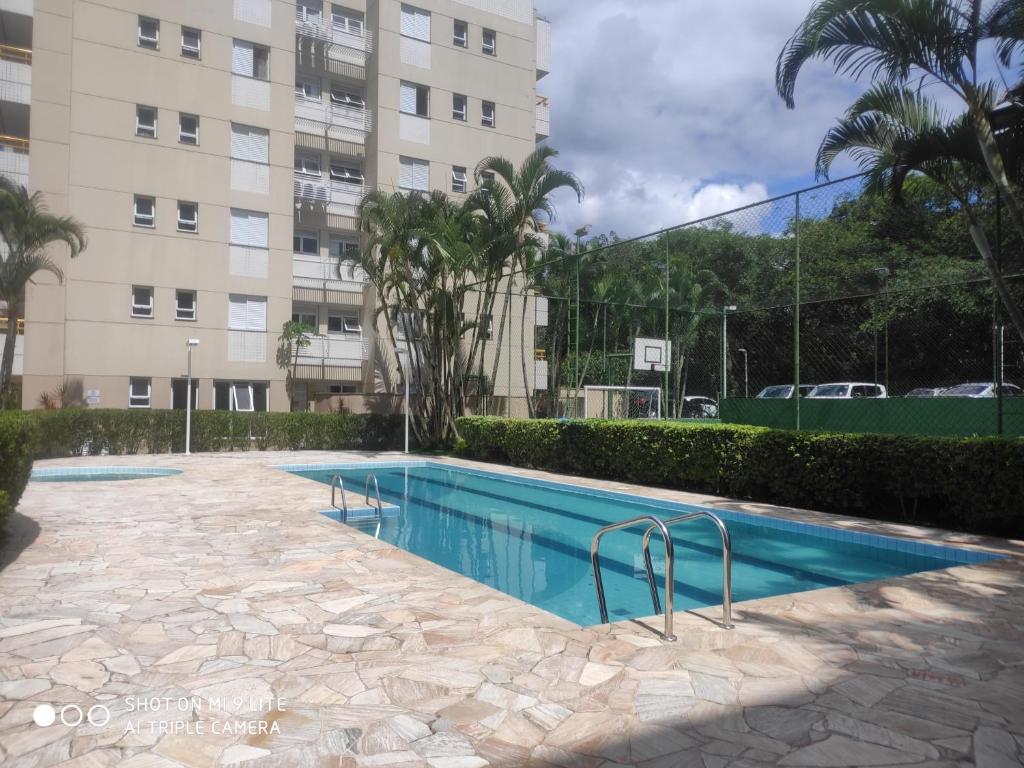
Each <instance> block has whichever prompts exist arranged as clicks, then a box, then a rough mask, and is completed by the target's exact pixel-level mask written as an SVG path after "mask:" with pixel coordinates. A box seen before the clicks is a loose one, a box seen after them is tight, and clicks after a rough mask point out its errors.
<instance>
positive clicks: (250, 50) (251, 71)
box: [231, 40, 270, 80]
mask: <svg viewBox="0 0 1024 768" xmlns="http://www.w3.org/2000/svg"><path fill="white" fill-rule="evenodd" d="M231 71H232V72H234V73H235V74H236V75H243V76H244V77H254V78H256V79H257V80H269V79H270V49H269V48H267V47H266V46H265V45H256V44H254V43H247V42H245V41H244V40H235V41H234V45H233V49H232V54H231Z"/></svg>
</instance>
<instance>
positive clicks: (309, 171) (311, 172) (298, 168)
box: [295, 153, 320, 177]
mask: <svg viewBox="0 0 1024 768" xmlns="http://www.w3.org/2000/svg"><path fill="white" fill-rule="evenodd" d="M295 172H296V173H301V174H303V175H304V176H317V177H319V176H320V155H307V154H304V153H297V154H296V155H295Z"/></svg>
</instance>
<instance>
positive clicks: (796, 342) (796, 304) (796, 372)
mask: <svg viewBox="0 0 1024 768" xmlns="http://www.w3.org/2000/svg"><path fill="white" fill-rule="evenodd" d="M794 236H795V237H794V239H795V240H796V270H795V273H794V274H795V277H796V280H795V285H794V290H793V414H794V419H793V421H794V427H795V428H796V429H800V193H799V192H797V193H796V221H795V233H794Z"/></svg>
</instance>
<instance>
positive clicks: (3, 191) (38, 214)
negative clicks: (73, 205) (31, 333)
mask: <svg viewBox="0 0 1024 768" xmlns="http://www.w3.org/2000/svg"><path fill="white" fill-rule="evenodd" d="M0 239H2V240H3V243H4V245H5V246H6V249H7V254H6V258H3V259H2V260H0V300H2V301H4V302H6V303H7V337H6V342H5V344H4V354H3V359H2V361H0V398H3V399H4V400H5V401H6V399H7V398H8V397H9V396H10V390H11V386H12V384H11V379H12V372H13V370H14V344H15V341H17V334H18V316H19V315H20V314H21V311H22V309H23V303H24V300H25V288H26V286H27V285H28V284H29V283H31V282H33V277H34V276H35V275H36V273H37V272H49V273H50V274H52V275H54V276H55V277H56V278H57V281H58V282H61V283H62V282H64V271H63V270H62V269H61V268H60V266H59V265H58V264H57V262H56V261H54V260H53V259H52V258H51V257H50V255H49V254H48V253H47V248H48V246H51V245H53V244H55V243H63V244H64V245H66V246H67V247H68V252H69V256H70V258H72V259H73V258H75V257H77V256H78V255H79V254H80V253H81V252H82V251H84V250H85V245H86V242H85V231H84V229H83V227H82V225H81V224H80V223H79V222H77V221H75V220H74V219H72V218H70V217H66V216H54V215H52V214H51V213H49V212H48V211H47V208H46V203H45V201H44V199H43V195H42V193H41V192H34V193H33V194H31V195H30V194H29V193H28V190H26V189H25V187H23V186H22V185H20V184H17V183H15V182H13V181H11V180H10V179H8V178H7V177H4V176H0Z"/></svg>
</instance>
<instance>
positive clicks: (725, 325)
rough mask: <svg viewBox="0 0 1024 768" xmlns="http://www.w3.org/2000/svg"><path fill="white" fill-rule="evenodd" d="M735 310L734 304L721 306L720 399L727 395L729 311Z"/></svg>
mask: <svg viewBox="0 0 1024 768" xmlns="http://www.w3.org/2000/svg"><path fill="white" fill-rule="evenodd" d="M735 311H736V305H735V304H726V305H725V306H724V307H722V399H723V400H725V398H726V397H727V396H728V392H729V383H728V382H727V381H726V377H727V376H728V375H729V370H728V365H729V343H728V338H729V313H730V312H735Z"/></svg>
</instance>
